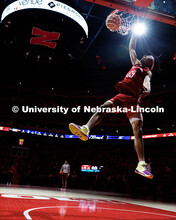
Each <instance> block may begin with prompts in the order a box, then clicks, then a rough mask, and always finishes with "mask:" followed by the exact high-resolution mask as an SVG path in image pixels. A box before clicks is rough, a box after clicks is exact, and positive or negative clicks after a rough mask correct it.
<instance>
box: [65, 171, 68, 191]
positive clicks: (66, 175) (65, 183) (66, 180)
mask: <svg viewBox="0 0 176 220" xmlns="http://www.w3.org/2000/svg"><path fill="white" fill-rule="evenodd" d="M67 177H68V175H67V174H65V177H64V178H65V188H67Z"/></svg>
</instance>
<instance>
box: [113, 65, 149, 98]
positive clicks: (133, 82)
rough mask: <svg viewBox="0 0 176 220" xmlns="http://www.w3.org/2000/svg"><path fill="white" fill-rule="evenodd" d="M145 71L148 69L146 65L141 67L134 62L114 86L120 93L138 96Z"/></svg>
mask: <svg viewBox="0 0 176 220" xmlns="http://www.w3.org/2000/svg"><path fill="white" fill-rule="evenodd" d="M147 71H149V68H148V67H145V68H142V67H141V66H140V65H139V64H135V65H134V66H133V67H132V68H131V69H130V71H129V72H128V73H127V74H126V76H125V78H124V79H123V80H122V81H121V82H118V83H117V84H116V86H115V88H116V89H117V91H118V92H120V93H122V94H125V95H132V96H133V97H136V98H138V97H139V95H140V93H141V91H142V89H143V82H144V78H145V76H146V74H147Z"/></svg>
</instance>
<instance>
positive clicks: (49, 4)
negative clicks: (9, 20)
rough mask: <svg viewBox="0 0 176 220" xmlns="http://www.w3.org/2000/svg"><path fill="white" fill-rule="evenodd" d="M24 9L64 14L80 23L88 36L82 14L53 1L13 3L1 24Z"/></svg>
mask: <svg viewBox="0 0 176 220" xmlns="http://www.w3.org/2000/svg"><path fill="white" fill-rule="evenodd" d="M24 9H45V10H50V11H54V12H57V13H60V14H63V15H65V16H67V17H69V18H71V19H72V20H74V21H75V22H76V23H78V24H79V25H80V26H81V27H82V28H83V30H84V32H85V34H86V36H88V26H87V23H86V21H85V19H84V18H83V17H82V15H81V14H80V13H78V12H77V11H76V10H75V9H74V8H72V7H70V6H68V5H66V4H64V3H62V2H58V1H55V0H53V1H51V0H19V1H15V2H13V3H11V4H10V5H8V6H7V7H6V8H5V9H4V11H3V13H2V15H1V22H2V21H3V20H4V18H6V17H7V16H8V15H10V14H12V13H14V12H17V11H20V10H24Z"/></svg>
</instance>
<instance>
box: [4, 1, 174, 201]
mask: <svg viewBox="0 0 176 220" xmlns="http://www.w3.org/2000/svg"><path fill="white" fill-rule="evenodd" d="M63 2H64V1H63ZM8 3H9V2H8V1H1V3H0V11H1V12H2V11H3V9H4V8H5V7H6V6H7V5H8ZM65 3H66V4H69V5H70V6H72V7H73V8H75V9H76V10H77V11H78V12H79V13H81V14H82V15H83V17H84V18H85V19H86V21H87V23H88V27H89V37H88V38H86V37H85V36H84V34H83V33H82V30H80V29H75V33H74V34H73V33H71V32H70V31H71V29H69V27H70V21H66V20H65V21H64V22H65V23H64V25H63V23H62V25H63V26H64V27H65V28H64V29H63V32H64V33H65V36H66V38H67V41H64V40H63V41H62V45H59V44H58V46H57V47H56V48H55V49H51V48H46V47H43V46H35V45H31V44H30V38H31V37H32V34H31V30H32V27H34V26H35V27H39V28H41V29H43V30H46V31H58V24H61V20H62V19H61V18H60V17H59V16H58V15H57V14H55V13H54V14H53V13H50V12H47V11H46V12H42V11H41V12H40V13H37V12H36V11H30V10H29V11H28V12H26V13H24V12H21V13H19V14H18V15H17V14H15V13H14V14H13V15H11V16H9V17H7V18H6V19H5V20H4V21H3V22H2V23H1V24H0V64H1V73H0V103H1V104H0V125H1V126H9V127H16V128H25V129H32V130H38V131H40V130H41V131H49V132H56V133H63V134H65V133H67V134H68V133H69V130H68V124H69V123H70V122H75V123H78V124H79V123H80V124H84V123H86V122H87V120H88V119H89V117H90V116H91V114H89V113H88V114H84V113H77V114H76V113H75V114H73V113H69V114H67V115H63V114H59V113H58V114H52V113H50V114H38V113H36V114H24V113H22V112H21V111H20V112H19V113H16V114H14V113H12V111H11V109H12V106H14V105H17V106H19V107H21V106H23V105H29V106H31V107H33V106H39V107H45V106H46V107H55V106H65V107H69V108H71V107H73V106H78V105H81V106H84V105H90V106H97V105H98V106H99V105H101V104H102V103H104V102H105V101H106V100H107V99H109V98H111V97H113V96H115V95H116V90H115V88H114V86H115V84H116V83H117V82H118V81H119V80H122V79H123V77H124V76H125V74H126V73H127V72H128V70H129V69H130V68H131V62H130V58H129V54H128V45H129V40H130V36H131V34H129V35H127V36H121V35H118V34H117V33H112V32H110V31H109V30H108V29H107V28H106V27H105V19H106V17H107V15H108V14H109V13H110V12H111V11H112V9H110V8H105V7H103V6H99V5H96V4H92V3H88V2H84V1H82V0H80V1H69V2H68V1H65ZM155 3H156V4H159V3H158V1H155ZM167 4H168V7H166V5H164V6H161V5H160V7H161V8H163V7H164V8H165V9H168V12H169V13H171V11H169V7H170V2H169V1H167ZM170 8H174V7H170ZM170 10H171V9H170ZM144 20H145V21H146V22H147V26H148V32H147V33H146V35H145V36H142V37H138V39H137V48H136V51H137V54H138V57H139V59H140V58H141V57H142V56H143V55H144V54H146V53H147V54H148V53H149V54H150V53H153V54H154V55H156V56H160V55H161V56H160V71H159V72H156V71H154V72H153V77H152V92H151V94H150V96H149V97H147V98H146V99H145V102H144V106H150V107H152V106H153V107H155V106H156V105H158V106H161V107H164V108H165V112H164V113H160V114H159V113H158V114H157V113H149V114H147V113H145V114H144V134H154V133H165V132H175V126H176V119H175V104H176V103H175V102H176V101H175V100H176V99H175V95H176V88H175V68H176V59H174V57H175V56H176V44H175V33H176V27H175V26H171V25H166V24H163V23H160V22H156V21H152V20H148V19H144ZM56 21H57V22H56ZM62 22H63V21H62ZM73 36H74V37H73ZM69 38H70V41H69V42H71V43H70V44H67V43H66V42H68V40H69ZM73 39H74V40H75V39H76V41H74V42H76V43H72V40H73ZM149 51H150V52H149ZM157 128H160V130H158V129H157ZM92 134H106V135H132V130H131V126H130V124H129V121H128V120H127V119H126V116H125V114H119V115H115V114H111V115H107V116H106V117H105V118H104V120H103V121H102V123H101V124H100V125H99V126H97V127H96V128H94V129H93V130H92ZM0 135H1V144H0V147H1V173H2V175H6V174H5V173H7V172H8V169H9V167H10V166H11V165H12V164H16V166H17V167H16V169H17V170H18V175H19V176H18V178H17V179H18V181H17V182H18V184H32V185H42V186H44V185H45V186H59V181H60V179H59V177H58V176H57V174H58V169H60V166H61V164H62V163H63V161H64V160H65V159H67V160H68V161H69V163H70V165H71V167H72V171H75V172H76V174H75V175H77V179H76V181H75V182H74V180H72V181H71V180H70V183H69V184H70V185H69V187H70V188H74V187H75V188H90V189H96V190H106V191H115V192H123V193H127V194H128V193H129V194H132V195H135V193H136V192H137V191H138V192H139V194H140V195H143V194H144V192H149V191H150V187H156V188H157V190H154V189H155V188H152V190H154V192H155V193H157V195H154V194H152V195H151V198H152V199H156V198H160V199H163V198H164V199H170V200H173V197H172V195H174V193H175V191H176V189H175V187H174V181H175V179H176V178H175V175H176V174H175V172H176V171H175V162H174V159H173V158H174V157H175V138H172V137H171V138H164V139H157V140H154V139H151V140H145V149H146V159H147V158H148V157H151V158H148V160H149V161H150V160H151V161H153V172H154V175H156V178H155V179H154V181H153V182H152V183H151V182H150V181H149V180H144V179H143V178H141V177H136V175H135V174H134V172H133V171H134V169H135V165H136V163H137V159H133V158H136V156H135V152H134V150H133V141H109V142H107V141H105V140H102V141H98V140H91V141H89V142H86V143H85V142H80V141H79V140H60V139H59V141H58V140H56V139H52V138H49V137H35V136H30V135H28V134H26V135H25V134H23V135H20V134H12V133H10V132H1V133H0ZM21 137H24V139H25V142H24V143H25V146H26V147H27V148H29V154H28V158H27V160H26V159H24V158H21V157H13V156H12V155H11V148H12V146H17V145H18V139H19V138H21ZM73 155H74V156H73ZM46 158H48V160H47V163H45V164H44V162H43V161H45V159H46ZM53 158H54V159H53ZM98 158H100V160H99V159H98ZM99 161H101V164H100V165H104V166H105V171H103V173H102V175H100V180H98V181H100V182H101V183H100V182H98V183H97V182H95V176H94V175H92V174H91V175H89V174H87V175H86V174H84V175H83V174H81V173H80V165H81V164H86V163H89V164H90V163H92V165H96V163H97V162H99ZM33 162H34V163H33ZM45 162H46V161H45ZM28 165H31V168H29V170H30V169H31V170H32V171H31V172H32V173H31V177H30V181H29V180H28V179H29V177H25V175H27V174H25V172H26V170H28V168H27V167H28ZM45 166H46V167H45ZM36 167H37V169H35V168H36ZM47 167H48V168H47ZM22 168H23V169H22ZM41 170H42V171H41ZM117 170H118V172H117ZM45 171H46V172H45ZM4 172H5V173H4ZM42 172H43V173H42ZM50 173H51V175H50V176H51V178H50V177H49V176H48V175H49V174H50ZM73 173H74V172H73ZM73 173H72V174H73ZM38 174H41V176H40V177H39V178H37V176H38ZM53 176H54V177H53ZM108 176H110V177H109V179H111V180H112V182H111V181H110V182H108ZM5 178H6V177H3V178H2V180H1V182H3V183H5V182H6V179H5ZM25 178H28V179H27V180H26V179H25ZM97 178H99V177H97ZM87 180H90V181H87ZM91 181H92V182H94V184H93V186H92V184H91V183H92V182H91ZM138 181H139V182H140V181H141V182H142V185H143V186H144V187H143V189H141V191H140V190H139V188H140V186H138V185H136V183H137V182H138ZM102 182H103V183H102ZM83 183H84V184H83ZM86 183H87V184H88V185H86ZM117 183H119V184H120V186H119V187H117ZM129 183H135V184H129ZM151 185H152V186H151ZM166 185H167V186H166ZM100 186H102V188H101V187H100ZM131 186H133V187H134V188H131ZM135 186H136V188H135ZM168 186H169V187H168ZM125 187H126V188H125ZM146 189H147V190H148V191H146ZM163 190H164V191H163ZM167 190H170V192H169V193H170V194H168V192H167ZM152 192H153V191H152ZM165 195H169V196H166V197H167V198H165Z"/></svg>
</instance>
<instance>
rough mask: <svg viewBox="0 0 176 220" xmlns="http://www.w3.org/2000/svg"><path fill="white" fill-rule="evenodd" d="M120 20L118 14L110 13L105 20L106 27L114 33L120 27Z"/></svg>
mask: <svg viewBox="0 0 176 220" xmlns="http://www.w3.org/2000/svg"><path fill="white" fill-rule="evenodd" d="M121 22H122V20H121V18H120V16H119V15H118V14H116V13H111V14H110V15H109V16H108V17H107V18H106V27H107V28H108V29H109V30H110V31H112V32H114V31H117V30H118V29H119V27H120V25H121Z"/></svg>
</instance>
